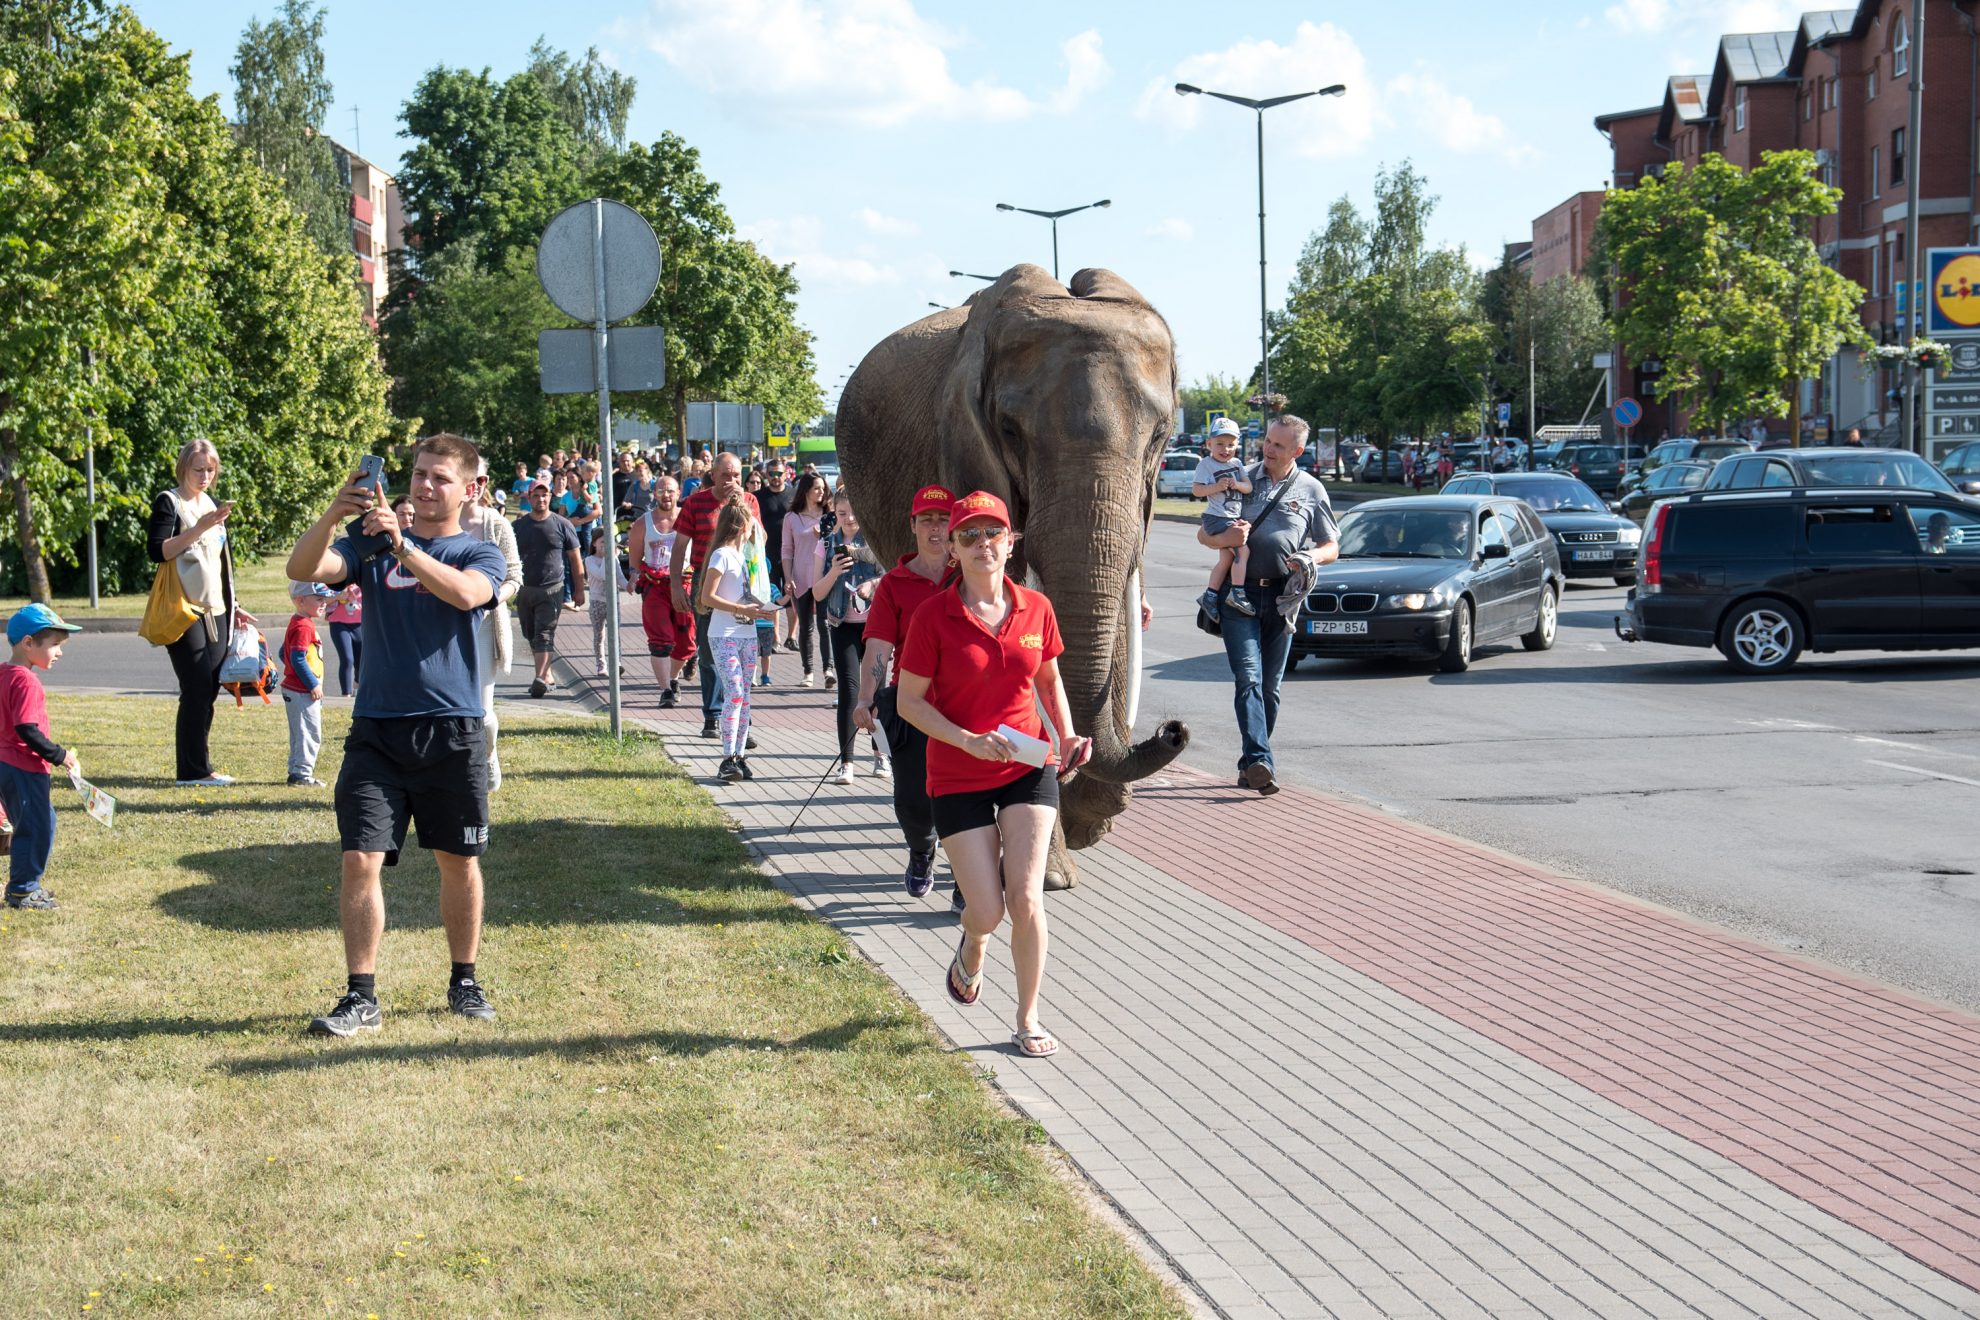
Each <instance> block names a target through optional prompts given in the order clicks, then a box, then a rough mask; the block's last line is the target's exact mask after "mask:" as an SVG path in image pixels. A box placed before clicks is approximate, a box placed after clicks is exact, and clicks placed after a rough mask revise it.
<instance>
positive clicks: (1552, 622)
mask: <svg viewBox="0 0 1980 1320" xmlns="http://www.w3.org/2000/svg"><path fill="white" fill-rule="evenodd" d="M1560 626H1561V603H1560V598H1559V597H1558V596H1557V595H1556V594H1555V592H1554V588H1553V587H1551V586H1549V587H1543V588H1542V589H1541V591H1540V617H1539V619H1537V620H1536V621H1535V622H1534V624H1533V631H1532V632H1530V633H1528V634H1526V636H1524V637H1522V638H1520V639H1519V644H1520V645H1521V646H1523V647H1525V648H1526V649H1527V650H1529V651H1551V650H1553V649H1554V634H1555V633H1556V632H1557V631H1559V629H1560Z"/></svg>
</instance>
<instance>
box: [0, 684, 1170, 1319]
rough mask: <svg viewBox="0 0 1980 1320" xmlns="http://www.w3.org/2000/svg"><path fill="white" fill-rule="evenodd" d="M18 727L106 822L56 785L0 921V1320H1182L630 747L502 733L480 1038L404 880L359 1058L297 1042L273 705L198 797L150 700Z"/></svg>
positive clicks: (329, 962) (291, 898)
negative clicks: (988, 1318) (66, 766)
mask: <svg viewBox="0 0 1980 1320" xmlns="http://www.w3.org/2000/svg"><path fill="white" fill-rule="evenodd" d="M50 707H51V715H52V719H53V727H54V730H55V733H56V736H57V737H58V739H60V740H62V741H64V742H68V743H73V744H75V745H76V746H77V747H78V750H79V753H80V755H81V758H82V761H83V765H84V768H85V770H86V771H87V772H88V773H89V774H90V776H91V777H92V779H94V780H96V781H97V782H98V783H100V784H101V785H103V786H104V787H106V788H108V789H109V790H110V791H111V792H113V793H115V794H117V795H118V797H119V799H120V808H119V815H118V820H117V825H116V828H115V829H114V830H106V829H104V828H102V827H101V826H98V825H97V824H96V823H95V822H93V821H91V820H89V819H87V818H86V817H84V816H83V815H82V813H81V810H80V805H79V803H78V802H77V799H76V797H75V795H74V794H73V793H71V792H69V790H68V788H67V786H66V784H60V783H59V782H58V794H59V796H58V801H59V803H60V815H61V826H60V832H59V834H58V837H57V841H56V847H55V859H54V864H53V867H52V870H51V876H50V880H51V885H50V887H51V888H53V889H54V890H55V891H56V892H57V893H58V894H59V895H60V896H61V899H62V903H63V906H62V909H61V910H60V911H59V912H56V913H52V914H40V913H22V912H4V911H0V1093H4V1094H5V1095H6V1097H7V1108H8V1112H9V1114H10V1117H11V1119H12V1123H11V1130H10V1132H9V1137H8V1140H7V1141H6V1143H5V1144H4V1147H0V1222H5V1223H6V1224H7V1226H8V1239H9V1240H8V1244H7V1249H6V1256H5V1262H6V1263H5V1266H4V1268H0V1277H3V1278H4V1279H5V1280H6V1282H5V1295H6V1301H5V1303H4V1304H3V1305H0V1309H4V1311H5V1313H6V1314H8V1315H22V1316H28V1315H56V1314H62V1315H77V1314H80V1313H83V1312H87V1313H89V1314H90V1315H91V1316H92V1317H94V1316H97V1315H125V1314H147V1315H158V1316H202V1317H207V1316H222V1317H225V1316H278V1315H280V1316H286V1315H311V1316H317V1315H324V1316H349V1317H358V1318H360V1320H361V1318H363V1317H368V1316H373V1315H375V1316H378V1317H381V1318H382V1317H400V1316H424V1317H454V1316H510V1315H515V1316H521V1315H531V1316H576V1315H584V1316H594V1315H607V1316H640V1317H646V1316H675V1315H680V1316H784V1315H790V1316H806V1317H811V1316H869V1315H904V1316H905V1315H916V1316H918V1315H931V1316H948V1315H994V1316H1005V1315H1039V1316H1047V1315H1050V1316H1060V1315H1063V1316H1075V1315H1077V1316H1148V1315H1184V1314H1187V1312H1186V1310H1185V1308H1184V1307H1183V1306H1182V1304H1181V1303H1180V1302H1179V1301H1178V1300H1177V1299H1176V1298H1175V1297H1174V1296H1173V1294H1170V1293H1168V1292H1165V1291H1164V1289H1163V1287H1162V1285H1161V1284H1160V1282H1159V1281H1158V1279H1157V1278H1156V1277H1155V1276H1154V1275H1153V1274H1152V1273H1151V1272H1150V1271H1149V1270H1148V1269H1147V1268H1146V1267H1145V1266H1144V1265H1143V1264H1142V1263H1141V1261H1140V1260H1139V1258H1138V1257H1137V1256H1136V1255H1135V1253H1134V1252H1133V1250H1132V1249H1131V1248H1130V1247H1129V1246H1128V1244H1127V1243H1126V1242H1125V1241H1123V1240H1122V1239H1121V1238H1120V1237H1119V1236H1118V1235H1117V1234H1115V1233H1114V1232H1113V1231H1112V1230H1111V1229H1110V1228H1108V1227H1107V1226H1106V1225H1104V1224H1103V1223H1101V1222H1100V1221H1099V1220H1097V1219H1096V1218H1094V1217H1093V1216H1092V1215H1090V1214H1089V1213H1088V1211H1087V1210H1086V1209H1085V1207H1084V1206H1083V1205H1082V1204H1081V1202H1080V1201H1079V1199H1078V1197H1077V1196H1076V1194H1075V1192H1074V1191H1073V1190H1072V1189H1071V1188H1069V1187H1068V1185H1067V1182H1066V1180H1065V1178H1064V1176H1063V1175H1062V1174H1061V1173H1060V1172H1059V1171H1057V1170H1055V1168H1054V1167H1053V1164H1054V1161H1055V1159H1056V1158H1057V1157H1056V1156H1055V1155H1054V1153H1053V1151H1052V1149H1051V1148H1050V1147H1049V1145H1047V1144H1046V1143H1045V1140H1044V1137H1043V1133H1042V1131H1041V1130H1040V1129H1038V1128H1037V1127H1036V1125H1033V1124H1030V1123H1027V1122H1025V1121H1022V1120H1020V1119H1017V1118H1014V1117H1012V1116H1010V1114H1009V1113H1008V1111H1005V1110H1003V1109H1001V1108H1000V1107H999V1106H998V1105H997V1104H996V1103H995V1102H994V1100H993V1098H992V1096H991V1095H990V1093H989V1092H988V1090H987V1088H986V1087H985V1085H984V1083H983V1081H982V1079H981V1078H980V1076H979V1075H978V1074H977V1072H976V1071H975V1069H974V1067H973V1065H972V1064H971V1063H970V1062H969V1061H968V1060H967V1059H966V1058H965V1057H964V1056H960V1055H957V1054H954V1053H951V1052H949V1051H948V1050H946V1049H945V1048H944V1047H943V1045H942V1044H941V1043H940V1042H939V1040H938V1039H937V1037H936V1036H935V1034H934V1033H933V1031H932V1029H931V1028H930V1026H929V1025H928V1023H927V1021H926V1020H925V1019H924V1018H923V1017H922V1016H921V1014H920V1013H919V1012H918V1011H917V1010H916V1009H915V1008H914V1007H913V1005H912V1004H910V1003H909V1002H908V1001H907V1000H906V999H904V998H903V997H902V996H901V995H900V994H899V993H898V992H897V991H896V990H895V989H894V988H893V986H892V985H891V984H890V983H889V982H888V981H886V980H885V979H884V978H883V977H881V976H880V975H879V974H878V973H877V972H876V971H874V970H873V969H871V968H870V967H869V966H867V965H866V964H865V963H864V962H863V961H861V960H860V959H859V958H857V957H856V956H855V955H854V954H853V953H852V952H851V950H850V948H849V946H848V945H847V943H846V942H845V941H844V940H843V939H842V938H841V937H840V936H839V935H838V934H837V933H835V932H834V931H832V930H830V929H829V928H827V927H825V926H823V925H821V924H820V923H818V922H816V921H814V920H812V919H811V918H810V917H808V916H806V915H804V914H803V913H801V912H800V911H799V910H798V909H797V908H796V907H795V906H793V905H792V904H791V903H790V902H789V901H788V900H787V899H786V898H785V897H784V896H783V895H782V894H781V893H779V892H778V891H777V890H776V889H774V888H773V887H771V886H770V885H769V884H768V883H767V881H765V880H764V879H763V877H762V876H761V875H760V873H759V872H757V871H756V870H755V869H754V867H753V866H751V864H750V863H749V861H748V859H747V857H746V855H745V853H744V851H743V849H742V847H741V845H740V843H739V841H738V840H737V839H736V837H735V835H734V834H733V832H732V831H731V830H730V828H729V827H728V825H727V823H726V822H725V820H724V818H723V817H722V815H721V813H720V812H719V811H717V809H716V808H715V806H714V805H713V804H712V803H711V801H710V800H709V798H708V797H707V795H706V794H705V793H704V792H703V791H702V790H701V789H700V788H698V787H696V786H695V785H694V784H693V783H692V782H691V781H689V780H688V779H687V778H686V777H685V776H684V775H683V774H682V773H681V772H680V771H679V770H678V769H676V768H675V767H674V765H673V764H672V762H670V761H669V760H668V759H667V758H666V757H665V755H664V754H663V752H662V750H661V747H660V745H659V742H658V741H657V740H656V739H653V738H651V737H648V736H645V735H636V736H634V737H631V738H629V739H628V741H627V742H626V743H625V744H624V745H623V746H621V745H618V744H615V743H613V742H612V741H611V740H610V739H609V738H608V737H606V736H604V735H603V734H602V732H601V731H600V730H599V728H598V726H597V725H596V724H594V723H593V722H591V721H589V720H585V719H582V718H579V717H575V716H573V717H568V718H563V719H559V718H555V717H542V718H536V719H516V720H514V721H511V722H508V723H507V724H505V728H504V733H503V762H504V768H505V771H506V773H507V776H508V782H507V786H506V787H504V789H503V790H502V792H500V793H498V794H496V795H495V797H494V799H493V806H494V820H495V829H494V843H493V846H492V851H491V853H490V856H489V857H488V859H487V865H486V873H487V886H488V913H487V934H486V937H485V940H484V944H483V949H482V954H481V960H480V969H481V972H482V975H483V978H484V980H485V981H486V983H487V985H488V986H489V988H490V992H491V994H492V996H493V997H494V1000H495V1003H496V1006H497V1008H498V1009H499V1010H500V1012H501V1014H502V1016H501V1020H500V1021H499V1022H496V1023H493V1024H486V1023H468V1022H465V1021H463V1020H461V1019H457V1018H453V1017H451V1016H449V1015H448V1014H447V1013H446V1011H445V983H446V973H447V955H446V946H445V943H444V940H443V937H442V933H441V931H440V928H439V923H438V912H437V904H436V892H437V880H436V875H435V871H434V868H433V865H432V862H431V859H430V858H429V857H428V856H427V855H425V854H423V853H420V852H417V851H409V852H408V854H407V858H406V861H405V863H404V864H403V865H402V866H401V867H399V868H398V870H397V871H396V872H388V879H387V884H386V891H387V903H388V907H389V913H390V915H389V930H388V933H387V935H386V938H385V945H384V950H383V954H382V957H381V962H380V967H379V973H380V976H379V988H380V996H381V999H382V1001H383V1005H384V1009H385V1030H384V1031H383V1032H381V1033H378V1034H376V1035H371V1036H366V1037H362V1038H360V1039H358V1040H356V1041H349V1042H345V1041H319V1040H315V1039H310V1038H306V1037H304V1036H302V1035H301V1034H299V1033H300V1028H301V1027H302V1025H303V1023H304V1021H305V1020H306V1019H307V1018H308V1017H309V1016H310V1015H311V1014H313V1013H318V1012H322V1011H324V1010H326V1009H327V1008H328V1007H329V1006H330V1004H331V1003H332V1002H333V1001H334V1000H335V998H336V997H337V995H338V994H339V993H340V992H341V990H342V988H343V967H342V956H341V946H340V944H339V940H338V934H337V927H336V916H335V898H336V895H335V893H334V884H335V879H336V873H337V851H336V843H335V829H334V823H333V819H332V814H331V803H330V793H329V790H327V789H316V790H294V789H287V788H284V787H282V786H281V779H282V776H283V771H284V760H285V751H286V732H285V727H284V724H283V720H282V717H281V715H280V714H279V713H278V712H277V711H275V710H273V709H268V708H264V707H260V706H254V707H251V708H249V709H247V710H245V711H239V712H237V711H235V710H234V709H232V708H231V705H229V706H225V707H223V709H222V710H221V711H220V712H219V714H218V717H217V718H216V720H215V737H214V741H215V762H216V764H218V765H221V766H223V767H224V768H226V769H227V770H228V771H230V772H231V773H234V774H236V775H239V776H241V777H242V783H241V785H239V786H237V787H236V788H234V789H231V790H228V791H226V792H224V793H221V792H205V793H201V794H197V795H195V794H192V793H190V792H188V791H185V790H174V789H172V788H170V787H168V786H167V774H168V772H169V769H170V765H171V753H170V737H171V735H170V730H171V724H172V715H171V711H172V705H171V703H169V702H164V701H149V700H139V699H114V698H70V697H60V696H57V697H53V698H51V701H50ZM326 717H327V718H326V724H327V726H328V728H327V729H326V735H327V737H328V740H329V741H328V745H327V746H326V748H325V754H324V757H323V764H321V765H320V766H319V767H318V773H319V775H320V776H321V777H322V778H324V779H327V780H334V779H335V777H336V770H337V761H338V759H339V757H338V749H339V747H340V738H341V734H342V732H343V728H344V726H345V723H346V720H345V716H344V713H343V712H342V711H341V710H334V709H333V710H330V711H327V712H326ZM998 1066H999V1067H1006V1068H1014V1067H1022V1066H1025V1065H1022V1064H1019V1063H1015V1062H1008V1061H1007V1062H1004V1063H1000V1064H999V1065H998ZM1047 1066H1049V1065H1047Z"/></svg>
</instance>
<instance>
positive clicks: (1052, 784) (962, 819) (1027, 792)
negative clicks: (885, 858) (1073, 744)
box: [930, 765, 1059, 839]
mask: <svg viewBox="0 0 1980 1320" xmlns="http://www.w3.org/2000/svg"><path fill="white" fill-rule="evenodd" d="M930 803H931V805H932V806H933V807H934V808H935V837H936V838H938V839H946V838H948V837H949V836H950V835H951V834H961V833H962V832H963V831H964V830H980V829H982V828H983V827H984V826H986V825H995V824H996V823H997V813H998V812H1000V811H1002V810H1003V809H1004V808H1005V807H1050V808H1052V809H1053V810H1054V811H1057V810H1058V809H1059V767H1057V766H1056V765H1041V766H1039V767H1038V768H1036V769H1034V770H1027V771H1025V772H1024V773H1023V774H1021V775H1019V776H1018V777H1017V778H1016V779H1013V780H1012V781H1011V782H1010V783H1008V784H1005V785H1004V786H1003V787H1002V788H984V789H978V790H977V791H976V792H974V793H938V794H936V795H935V796H934V797H933V798H932V799H930Z"/></svg>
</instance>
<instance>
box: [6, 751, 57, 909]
mask: <svg viewBox="0 0 1980 1320" xmlns="http://www.w3.org/2000/svg"><path fill="white" fill-rule="evenodd" d="M48 785H49V776H48V774H47V772H45V771H43V772H41V773H36V772H35V771H33V770H23V769H21V768H20V767H19V766H14V765H8V764H7V763H6V762H5V761H0V806H5V807H6V809H7V819H8V820H10V821H12V822H13V823H14V847H13V855H12V856H11V857H9V858H8V859H7V892H8V893H9V894H32V893H33V892H34V891H35V890H37V889H39V888H41V877H42V875H43V874H44V873H45V872H46V871H47V870H48V854H49V853H50V851H52V850H53V849H54V847H55V804H54V802H53V801H51V800H50V798H49V796H48Z"/></svg>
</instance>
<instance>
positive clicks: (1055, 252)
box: [950, 197, 1114, 280]
mask: <svg viewBox="0 0 1980 1320" xmlns="http://www.w3.org/2000/svg"><path fill="white" fill-rule="evenodd" d="M1113 204H1114V203H1113V199H1111V198H1107V197H1103V198H1101V199H1100V200H1099V201H1097V202H1088V203H1087V204H1086V205H1085V206H1068V207H1067V208H1066V209H1065V210H1063V211H1034V210H1032V209H1031V208H1030V207H1028V206H1012V205H1011V204H1010V203H1009V202H998V203H997V209H998V210H999V211H1022V212H1023V213H1024V214H1026V215H1036V216H1042V217H1044V218H1045V219H1047V220H1050V221H1051V222H1052V278H1053V279H1055V280H1056V279H1058V278H1059V221H1060V219H1062V218H1063V217H1065V216H1069V215H1078V214H1079V213H1080V212H1081V211H1091V210H1092V209H1093V208H1094V207H1096V206H1097V207H1102V208H1105V207H1109V206H1112V205H1113ZM954 273H955V272H954V271H951V272H950V274H954Z"/></svg>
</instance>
